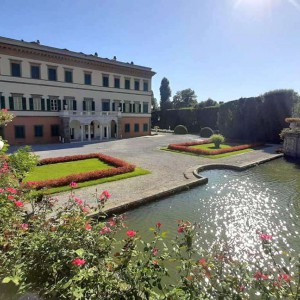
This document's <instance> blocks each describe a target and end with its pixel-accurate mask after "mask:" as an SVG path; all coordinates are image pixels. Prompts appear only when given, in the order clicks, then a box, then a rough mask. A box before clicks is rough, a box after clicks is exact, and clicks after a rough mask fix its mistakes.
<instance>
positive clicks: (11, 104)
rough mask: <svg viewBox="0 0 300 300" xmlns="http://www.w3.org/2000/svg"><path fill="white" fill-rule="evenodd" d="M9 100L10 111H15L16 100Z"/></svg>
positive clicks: (11, 98) (10, 98)
mask: <svg viewBox="0 0 300 300" xmlns="http://www.w3.org/2000/svg"><path fill="white" fill-rule="evenodd" d="M8 99H9V109H10V110H14V98H13V97H9V98H8Z"/></svg>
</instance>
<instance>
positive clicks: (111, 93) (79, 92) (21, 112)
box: [0, 37, 155, 145]
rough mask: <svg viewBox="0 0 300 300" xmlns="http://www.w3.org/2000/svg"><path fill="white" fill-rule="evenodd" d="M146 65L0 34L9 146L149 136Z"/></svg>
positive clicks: (1, 83)
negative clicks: (7, 112) (10, 116)
mask: <svg viewBox="0 0 300 300" xmlns="http://www.w3.org/2000/svg"><path fill="white" fill-rule="evenodd" d="M154 74H155V73H154V72H153V71H152V70H151V68H148V67H142V66H138V65H134V64H133V63H132V62H131V63H123V62H119V61H117V60H116V57H114V58H113V59H107V58H100V57H98V55H97V53H95V54H94V55H87V54H84V53H77V52H73V51H69V50H67V49H58V48H53V47H48V46H43V45H40V43H39V41H37V42H24V41H23V40H22V41H18V40H13V39H9V38H4V37H0V97H1V102H0V105H1V108H2V109H3V108H7V109H8V110H9V111H10V112H11V113H12V114H14V116H15V118H14V119H13V122H11V123H9V124H8V125H7V126H6V127H4V128H1V133H0V135H2V137H3V138H5V139H6V140H8V142H9V144H10V145H18V144H20V145H24V144H38V143H57V142H72V141H93V140H94V141H100V140H102V139H110V138H129V137H136V136H143V135H148V134H150V120H151V78H152V76H153V75H154Z"/></svg>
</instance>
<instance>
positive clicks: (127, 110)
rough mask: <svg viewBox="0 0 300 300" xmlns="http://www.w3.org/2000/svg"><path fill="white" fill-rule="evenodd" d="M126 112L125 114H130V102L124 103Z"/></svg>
mask: <svg viewBox="0 0 300 300" xmlns="http://www.w3.org/2000/svg"><path fill="white" fill-rule="evenodd" d="M124 106H125V107H124V112H125V113H130V102H128V101H126V102H125V103H124Z"/></svg>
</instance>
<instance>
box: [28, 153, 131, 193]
mask: <svg viewBox="0 0 300 300" xmlns="http://www.w3.org/2000/svg"><path fill="white" fill-rule="evenodd" d="M90 158H98V159H99V160H101V161H104V162H106V163H108V164H110V165H113V166H115V168H112V169H106V170H96V171H91V172H84V173H77V174H71V175H68V176H64V177H60V178H57V179H50V180H42V181H35V182H30V181H29V182H24V186H29V187H34V188H35V189H37V190H38V189H41V188H44V187H46V188H54V187H62V186H67V185H69V184H70V183H71V182H76V183H79V182H85V181H93V180H97V179H100V178H105V177H111V176H115V175H120V174H125V173H129V172H133V171H134V170H135V166H134V165H131V164H129V163H127V162H125V161H124V160H121V159H118V158H114V157H111V156H108V155H104V154H101V153H90V154H84V155H72V156H62V157H56V158H47V159H42V160H41V161H39V165H47V164H55V163H63V162H70V161H78V160H84V159H90Z"/></svg>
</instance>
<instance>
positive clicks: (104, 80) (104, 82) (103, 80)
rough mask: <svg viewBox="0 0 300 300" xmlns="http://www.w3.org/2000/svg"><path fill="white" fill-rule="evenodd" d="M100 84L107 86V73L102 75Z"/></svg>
mask: <svg viewBox="0 0 300 300" xmlns="http://www.w3.org/2000/svg"><path fill="white" fill-rule="evenodd" d="M102 85H103V86H105V87H109V77H108V75H103V77H102Z"/></svg>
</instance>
